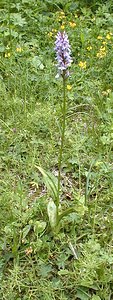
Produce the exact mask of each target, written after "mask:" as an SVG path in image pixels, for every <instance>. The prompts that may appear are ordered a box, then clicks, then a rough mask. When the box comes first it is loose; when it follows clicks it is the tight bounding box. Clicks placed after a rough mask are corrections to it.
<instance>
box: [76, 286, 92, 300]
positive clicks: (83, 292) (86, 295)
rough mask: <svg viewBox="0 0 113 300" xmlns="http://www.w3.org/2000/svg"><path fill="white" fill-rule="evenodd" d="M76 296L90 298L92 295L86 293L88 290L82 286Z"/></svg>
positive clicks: (87, 299) (81, 299)
mask: <svg viewBox="0 0 113 300" xmlns="http://www.w3.org/2000/svg"><path fill="white" fill-rule="evenodd" d="M76 296H77V297H78V299H80V300H89V299H90V296H89V295H88V294H87V293H86V291H85V290H84V289H83V288H82V287H81V288H78V289H77V294H76Z"/></svg>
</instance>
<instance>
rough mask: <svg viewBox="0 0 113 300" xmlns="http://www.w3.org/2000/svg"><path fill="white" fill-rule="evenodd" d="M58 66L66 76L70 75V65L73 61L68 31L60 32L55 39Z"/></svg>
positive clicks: (60, 71) (61, 73)
mask: <svg viewBox="0 0 113 300" xmlns="http://www.w3.org/2000/svg"><path fill="white" fill-rule="evenodd" d="M55 51H56V60H57V67H58V70H59V73H60V75H62V76H63V77H64V78H66V77H68V76H69V70H68V67H70V65H71V63H72V58H71V56H70V55H71V50H70V44H69V40H68V36H67V34H66V32H65V31H64V32H58V33H57V36H56V41H55Z"/></svg>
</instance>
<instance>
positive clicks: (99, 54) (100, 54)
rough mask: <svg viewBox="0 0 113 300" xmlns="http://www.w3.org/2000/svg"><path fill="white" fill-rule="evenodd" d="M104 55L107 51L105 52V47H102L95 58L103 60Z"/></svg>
mask: <svg viewBox="0 0 113 300" xmlns="http://www.w3.org/2000/svg"><path fill="white" fill-rule="evenodd" d="M106 54H107V51H106V48H105V46H104V47H103V46H101V47H100V50H99V52H98V53H97V57H98V58H103V57H104V56H106Z"/></svg>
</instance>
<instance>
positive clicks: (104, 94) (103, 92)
mask: <svg viewBox="0 0 113 300" xmlns="http://www.w3.org/2000/svg"><path fill="white" fill-rule="evenodd" d="M110 92H111V90H110V89H108V90H106V91H102V95H103V96H108V94H109V93H110Z"/></svg>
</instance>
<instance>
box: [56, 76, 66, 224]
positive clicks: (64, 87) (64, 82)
mask: <svg viewBox="0 0 113 300" xmlns="http://www.w3.org/2000/svg"><path fill="white" fill-rule="evenodd" d="M62 112H63V119H62V133H61V145H60V150H59V159H58V192H57V201H56V207H57V220H58V208H59V202H60V187H61V167H62V154H63V146H64V138H65V125H66V79H65V76H63V106H62Z"/></svg>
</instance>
